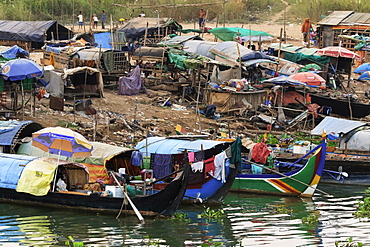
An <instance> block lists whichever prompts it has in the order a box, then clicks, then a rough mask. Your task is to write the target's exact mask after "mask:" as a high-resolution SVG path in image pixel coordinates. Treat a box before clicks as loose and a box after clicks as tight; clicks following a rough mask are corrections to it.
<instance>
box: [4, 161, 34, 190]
mask: <svg viewBox="0 0 370 247" xmlns="http://www.w3.org/2000/svg"><path fill="white" fill-rule="evenodd" d="M35 159H38V158H37V157H31V156H25V155H15V154H0V170H1V172H0V188H7V189H15V188H16V187H17V184H18V180H19V177H20V176H21V173H22V171H23V169H24V167H25V165H27V164H28V163H29V162H31V161H32V160H35Z"/></svg>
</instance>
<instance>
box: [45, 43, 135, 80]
mask: <svg viewBox="0 0 370 247" xmlns="http://www.w3.org/2000/svg"><path fill="white" fill-rule="evenodd" d="M41 63H42V64H43V65H45V66H47V65H53V67H54V68H55V69H56V70H59V71H62V70H64V69H70V68H76V67H83V66H88V67H91V68H96V69H99V70H100V71H101V72H102V76H103V77H104V78H105V79H106V80H107V81H114V80H115V81H117V80H118V77H119V75H122V74H123V73H124V71H126V70H129V68H130V64H129V62H128V55H127V52H124V51H119V50H113V49H105V48H95V47H89V46H78V45H76V46H73V45H72V46H71V45H67V44H60V46H49V45H48V46H46V47H45V50H44V54H43V58H41Z"/></svg>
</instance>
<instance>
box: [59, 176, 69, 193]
mask: <svg viewBox="0 0 370 247" xmlns="http://www.w3.org/2000/svg"><path fill="white" fill-rule="evenodd" d="M64 180H65V178H64V179H63V176H62V175H60V176H58V181H57V184H56V191H68V190H67V184H66V182H65V181H64Z"/></svg>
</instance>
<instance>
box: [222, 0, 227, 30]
mask: <svg viewBox="0 0 370 247" xmlns="http://www.w3.org/2000/svg"><path fill="white" fill-rule="evenodd" d="M225 4H226V0H224V2H223V3H222V8H223V11H224V27H225V24H226V8H225Z"/></svg>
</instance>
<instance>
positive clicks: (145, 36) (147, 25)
mask: <svg viewBox="0 0 370 247" xmlns="http://www.w3.org/2000/svg"><path fill="white" fill-rule="evenodd" d="M148 27H149V23H148V22H147V23H146V28H145V34H144V46H146V39H147V37H148Z"/></svg>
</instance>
